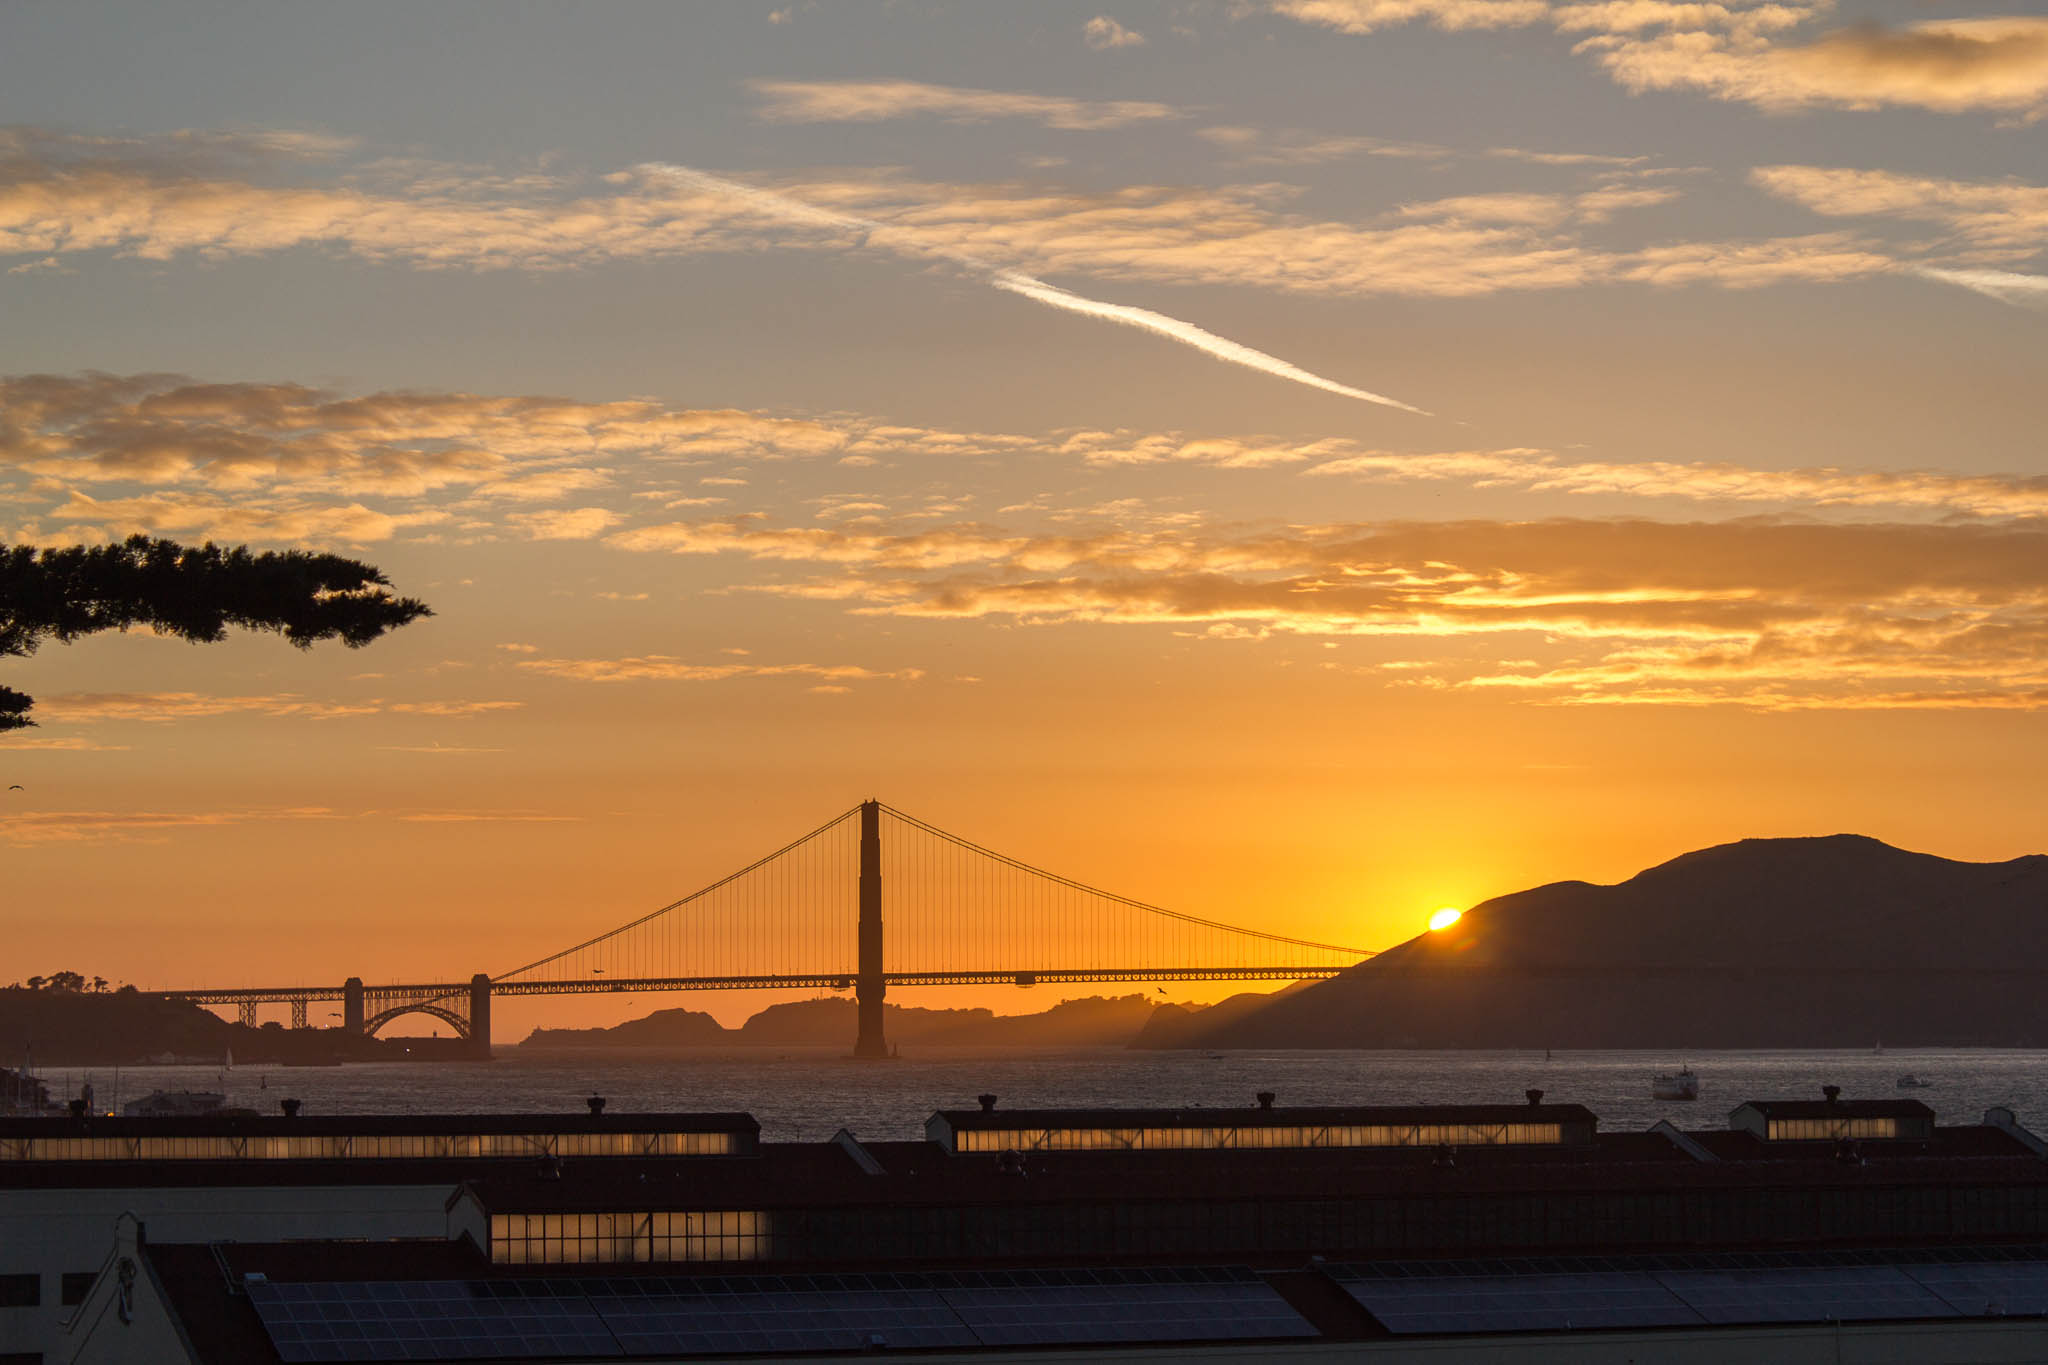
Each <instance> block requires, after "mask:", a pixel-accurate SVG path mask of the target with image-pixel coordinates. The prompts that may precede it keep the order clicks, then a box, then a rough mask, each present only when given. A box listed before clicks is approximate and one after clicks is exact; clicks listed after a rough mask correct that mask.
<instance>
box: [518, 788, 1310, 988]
mask: <svg viewBox="0 0 2048 1365" xmlns="http://www.w3.org/2000/svg"><path fill="white" fill-rule="evenodd" d="M859 813H860V807H859V806H854V807H853V808H851V809H849V810H844V811H841V812H840V813H839V814H838V815H835V816H833V817H832V818H831V819H830V820H827V821H826V822H825V823H824V824H822V825H820V826H818V827H817V828H816V829H814V830H812V831H811V832H810V833H809V834H806V835H804V836H803V837H802V838H800V839H794V840H791V841H790V842H789V843H786V844H784V845H783V846H782V847H781V848H778V849H776V850H775V851H774V852H773V853H770V854H768V855H767V856H766V857H762V858H756V859H755V860H754V861H753V862H751V863H748V864H747V865H746V866H745V867H743V868H741V869H740V870H739V871H737V872H734V873H732V874H730V875H729V876H724V877H720V878H719V879H718V880H717V881H715V882H713V883H711V885H709V886H705V887H700V888H698V889H697V890H695V891H692V892H691V893H690V894H689V895H687V896H684V897H683V898H682V899H681V900H677V901H670V902H669V903H668V904H667V905H664V906H662V907H661V909H659V910H653V911H650V912H648V913H647V914H644V915H642V916H641V917H640V918H639V919H636V920H634V921H632V922H631V923H630V924H621V925H620V926H619V927H618V928H616V929H611V930H607V931H606V932H604V933H602V934H599V935H598V936H597V937H595V938H587V939H585V940H583V942H581V943H579V944H577V945H576V946H574V947H573V948H564V949H562V950H561V951H560V952H558V953H550V954H548V955H547V956H546V957H543V958H540V959H538V960H537V961H533V962H529V963H527V964H526V965H525V966H524V967H514V968H513V969H512V970H511V971H509V972H500V973H499V974H498V975H496V976H494V977H492V978H491V980H492V982H493V983H495V982H499V981H504V980H506V979H507V978H509V977H514V976H518V975H520V974H521V973H522V972H530V971H532V970H533V969H534V968H536V967H545V966H547V965H548V964H549V963H550V962H558V961H560V960H561V959H563V958H565V957H568V956H569V955H570V954H572V953H580V952H582V951H583V950H584V949H585V948H592V947H595V946H596V945H598V944H600V943H603V942H604V941H605V940H606V939H610V938H617V937H618V936H619V935H620V934H623V933H626V932H627V931H628V930H632V929H638V928H639V927H640V926H641V925H643V924H645V923H647V922H648V921H649V920H656V919H660V918H661V917H662V916H663V915H666V914H667V913H668V912H669V911H671V910H680V909H681V908H682V907H684V906H686V905H688V904H689V903H690V902H691V901H694V900H700V899H702V898H703V897H705V896H708V895H710V894H711V893H712V892H714V891H717V890H720V889H722V888H724V887H727V886H730V885H731V884H732V883H734V882H736V881H738V880H739V879H740V878H742V877H744V876H746V875H747V874H748V873H749V872H752V871H755V870H756V869H758V868H761V867H765V866H767V865H768V864H769V863H772V862H774V861H775V860H776V859H777V858H780V857H781V856H782V855H783V854H785V853H789V852H792V851H794V850H795V849H798V848H801V847H802V846H803V845H805V844H807V843H809V842H810V841H811V840H813V839H815V838H817V837H818V836H819V835H820V834H823V833H824V832H825V831H826V830H828V829H831V828H832V827H833V826H835V825H839V824H843V823H844V822H845V821H846V820H847V819H848V818H849V817H851V816H854V815H858V814H859ZM1343 951H1345V952H1349V951H1350V950H1349V949H1344V950H1343Z"/></svg>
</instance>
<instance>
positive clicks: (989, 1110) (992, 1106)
mask: <svg viewBox="0 0 2048 1365" xmlns="http://www.w3.org/2000/svg"><path fill="white" fill-rule="evenodd" d="M974 1098H975V1099H977V1100H979V1101H980V1102H981V1112H982V1113H984V1114H993V1113H995V1112H996V1097H995V1096H994V1095H976V1096H975V1097H974Z"/></svg>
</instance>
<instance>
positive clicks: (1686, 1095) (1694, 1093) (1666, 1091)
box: [1650, 1067, 1700, 1100]
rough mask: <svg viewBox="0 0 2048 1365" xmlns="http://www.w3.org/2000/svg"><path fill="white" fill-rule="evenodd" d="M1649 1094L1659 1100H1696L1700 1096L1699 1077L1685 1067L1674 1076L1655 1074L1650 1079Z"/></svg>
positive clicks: (1689, 1068)
mask: <svg viewBox="0 0 2048 1365" xmlns="http://www.w3.org/2000/svg"><path fill="white" fill-rule="evenodd" d="M1650 1094H1651V1095H1652V1097H1654V1098H1656V1099H1660V1100H1696V1099H1698V1098H1699V1097H1700V1078H1699V1077H1697V1076H1695V1075H1693V1074H1692V1068H1691V1067H1686V1068H1685V1069H1684V1070H1682V1071H1680V1072H1679V1073H1678V1074H1677V1075H1676V1076H1657V1077H1653V1078H1652V1079H1651V1081H1650Z"/></svg>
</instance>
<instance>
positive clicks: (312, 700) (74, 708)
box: [36, 692, 524, 724]
mask: <svg viewBox="0 0 2048 1365" xmlns="http://www.w3.org/2000/svg"><path fill="white" fill-rule="evenodd" d="M522 705H524V703H523V702H516V701H466V700H440V701H388V700H385V699H383V698H377V697H373V698H366V699H363V700H359V701H337V700H332V699H323V698H317V697H305V696H300V695H299V694H297V693H294V692H277V693H267V694H260V695H254V696H220V695H214V694H211V693H204V692H64V693H59V694H58V695H56V696H53V697H46V698H42V699H40V700H39V701H38V702H37V706H36V710H37V713H38V714H39V715H44V716H47V717H48V718H49V719H51V720H55V721H64V722H68V723H73V724H78V723H84V722H90V721H148V722H164V721H174V720H195V719H199V718H202V717H208V716H226V715H236V714H241V715H257V716H296V717H301V718H304V719H308V720H338V719H342V718H345V717H350V716H371V715H378V714H383V713H391V714H396V715H418V716H441V717H458V716H475V715H483V714H486V713H489V712H492V711H511V710H516V709H518V708H519V707H520V706H522Z"/></svg>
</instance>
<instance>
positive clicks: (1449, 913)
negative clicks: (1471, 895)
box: [1429, 905, 1465, 929]
mask: <svg viewBox="0 0 2048 1365" xmlns="http://www.w3.org/2000/svg"><path fill="white" fill-rule="evenodd" d="M1464 917H1465V912H1464V911H1463V910H1460V909H1458V908H1457V907H1456V906H1450V905H1446V906H1445V907H1444V908H1443V909H1441V910H1439V911H1437V912H1436V913H1435V914H1433V915H1431V916H1430V917H1429V927H1430V928H1431V929H1448V928H1450V927H1451V926H1452V925H1453V924H1456V923H1457V922H1458V921H1459V920H1461V919H1463V918H1464Z"/></svg>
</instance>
